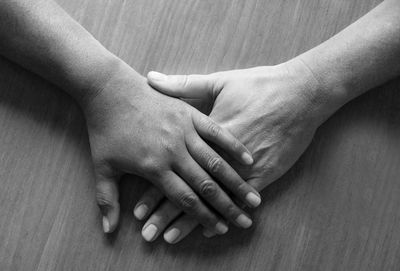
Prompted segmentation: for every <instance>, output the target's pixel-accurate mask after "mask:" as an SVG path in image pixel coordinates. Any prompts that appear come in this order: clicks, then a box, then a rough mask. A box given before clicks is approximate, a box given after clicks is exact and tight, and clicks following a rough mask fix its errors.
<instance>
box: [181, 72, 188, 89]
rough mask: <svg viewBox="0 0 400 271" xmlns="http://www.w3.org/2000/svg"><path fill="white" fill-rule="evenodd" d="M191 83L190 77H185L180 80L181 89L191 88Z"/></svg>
mask: <svg viewBox="0 0 400 271" xmlns="http://www.w3.org/2000/svg"><path fill="white" fill-rule="evenodd" d="M189 83H190V78H189V75H183V76H182V78H181V80H180V84H181V87H182V88H184V89H185V88H187V87H188V86H189Z"/></svg>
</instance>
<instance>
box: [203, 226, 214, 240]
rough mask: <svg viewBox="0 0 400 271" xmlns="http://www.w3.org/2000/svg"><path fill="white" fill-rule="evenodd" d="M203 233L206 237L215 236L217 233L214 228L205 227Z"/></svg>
mask: <svg viewBox="0 0 400 271" xmlns="http://www.w3.org/2000/svg"><path fill="white" fill-rule="evenodd" d="M203 235H204V237H207V238H211V237H213V236H215V235H216V233H215V232H214V231H212V230H209V229H206V228H203Z"/></svg>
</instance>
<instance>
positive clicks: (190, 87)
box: [147, 71, 219, 99]
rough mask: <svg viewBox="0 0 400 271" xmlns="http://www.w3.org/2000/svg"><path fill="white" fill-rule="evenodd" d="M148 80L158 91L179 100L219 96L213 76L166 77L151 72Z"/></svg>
mask: <svg viewBox="0 0 400 271" xmlns="http://www.w3.org/2000/svg"><path fill="white" fill-rule="evenodd" d="M147 80H148V83H149V84H150V85H151V86H152V87H154V88H155V89H157V90H158V91H160V92H162V93H164V94H166V95H169V96H173V97H177V98H189V99H203V98H207V97H210V96H211V97H216V96H217V95H218V93H216V92H217V87H216V80H215V77H214V76H213V75H212V74H208V75H199V74H192V75H165V74H162V73H159V72H155V71H151V72H149V73H148V74H147ZM218 92H219V91H218Z"/></svg>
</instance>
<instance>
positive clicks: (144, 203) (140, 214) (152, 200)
mask: <svg viewBox="0 0 400 271" xmlns="http://www.w3.org/2000/svg"><path fill="white" fill-rule="evenodd" d="M163 198H164V195H163V193H161V191H160V190H158V188H157V187H155V186H154V185H151V186H150V187H149V188H148V189H147V190H146V191H145V192H144V193H143V195H142V197H141V198H140V199H139V201H138V202H137V203H136V205H135V208H134V211H133V214H134V215H135V217H136V218H137V219H139V220H143V219H144V218H146V217H147V216H148V215H149V214H151V213H152V212H153V211H154V209H155V208H156V207H157V206H158V205H159V204H160V202H161V200H162V199H163Z"/></svg>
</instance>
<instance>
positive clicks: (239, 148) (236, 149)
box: [232, 140, 242, 152]
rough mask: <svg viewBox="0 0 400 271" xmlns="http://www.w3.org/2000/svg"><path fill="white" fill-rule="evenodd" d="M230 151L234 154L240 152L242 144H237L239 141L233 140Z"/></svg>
mask: <svg viewBox="0 0 400 271" xmlns="http://www.w3.org/2000/svg"><path fill="white" fill-rule="evenodd" d="M232 149H233V151H235V152H238V151H241V150H242V144H241V143H239V141H237V140H234V142H233V144H232Z"/></svg>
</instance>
